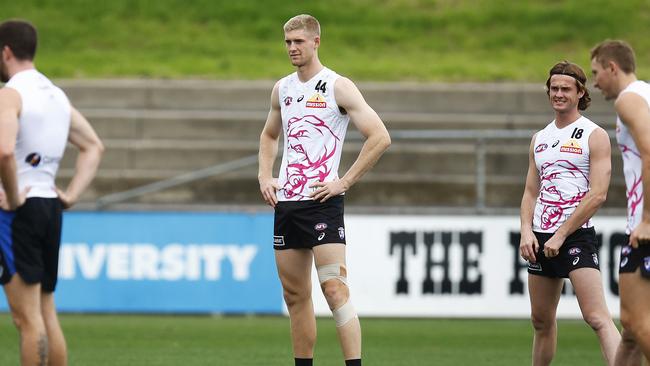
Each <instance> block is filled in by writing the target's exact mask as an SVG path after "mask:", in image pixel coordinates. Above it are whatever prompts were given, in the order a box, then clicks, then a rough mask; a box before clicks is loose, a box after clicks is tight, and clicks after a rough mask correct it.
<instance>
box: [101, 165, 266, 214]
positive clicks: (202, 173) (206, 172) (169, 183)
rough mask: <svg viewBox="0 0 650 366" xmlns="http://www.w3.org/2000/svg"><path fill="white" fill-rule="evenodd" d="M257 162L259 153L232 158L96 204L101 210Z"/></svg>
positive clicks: (108, 197)
mask: <svg viewBox="0 0 650 366" xmlns="http://www.w3.org/2000/svg"><path fill="white" fill-rule="evenodd" d="M255 163H257V154H255V155H250V156H247V157H245V158H241V159H236V160H232V161H229V162H226V163H222V164H217V165H214V166H211V167H208V168H204V169H200V170H195V171H192V172H189V173H185V174H181V175H178V176H175V177H172V178H169V179H165V180H161V181H158V182H154V183H151V184H146V185H143V186H140V187H136V188H133V189H129V190H127V191H123V192H119V193H112V194H109V195H106V196H103V197H100V198H98V199H97V201H96V206H97V209H98V210H101V209H104V208H106V207H107V206H110V205H112V204H115V203H118V202H123V201H126V200H128V199H131V198H135V197H139V196H142V195H145V194H148V193H153V192H158V191H162V190H163V189H167V188H171V187H175V186H179V185H181V184H185V183H190V182H194V181H196V180H199V179H203V178H208V177H213V176H216V175H220V174H225V173H230V172H232V171H235V170H238V169H241V168H245V167H247V166H249V165H253V164H255Z"/></svg>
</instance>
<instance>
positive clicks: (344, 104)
mask: <svg viewBox="0 0 650 366" xmlns="http://www.w3.org/2000/svg"><path fill="white" fill-rule="evenodd" d="M284 36H285V37H284V41H285V44H286V47H287V52H288V54H289V58H290V60H291V64H292V65H293V66H295V67H296V69H297V70H296V72H295V73H293V74H291V75H289V76H287V77H285V78H283V79H282V80H280V81H279V82H277V83H276V84H275V86H274V87H273V91H272V92H271V110H270V111H269V115H268V117H267V120H266V124H265V126H264V129H263V131H262V134H261V136H260V152H259V177H258V178H259V183H260V191H261V193H262V197H263V199H264V201H265V202H266V203H267V204H269V205H270V206H272V207H273V208H274V209H275V224H274V233H273V248H274V249H275V259H276V263H277V267H278V274H279V276H280V281H281V282H282V287H283V289H284V299H285V302H286V304H287V308H288V310H289V317H290V319H291V339H292V344H293V353H294V363H295V365H296V366H310V365H312V363H313V355H314V345H315V342H316V320H315V317H314V309H313V304H312V300H311V294H312V289H311V271H312V266H313V265H314V264H315V266H316V271H317V274H318V278H319V281H320V284H321V289H322V292H323V294H324V295H325V299H326V300H327V303H328V305H329V307H330V309H331V310H332V314H333V316H334V320H335V322H336V326H337V333H338V336H339V341H340V344H341V349H342V351H343V357H344V359H345V364H346V365H347V366H355V365H361V327H360V324H359V319H358V317H357V315H356V312H355V310H354V307H353V306H352V301H351V296H350V291H349V289H348V282H347V267H346V265H345V243H346V241H345V226H344V224H343V200H344V195H343V193H344V192H345V191H347V190H348V189H349V188H350V187H351V186H352V185H353V184H354V183H356V182H357V181H358V180H359V178H361V176H362V175H363V174H364V173H365V172H366V171H368V170H369V169H370V168H371V167H372V166H373V165H374V164H375V163H376V162H377V160H378V159H379V157H380V156H381V155H382V153H383V152H384V151H385V150H386V149H387V148H388V146H389V145H390V136H389V135H388V132H387V131H386V127H385V126H384V124H383V122H382V121H381V119H380V118H379V116H378V115H377V113H375V111H374V110H373V109H372V108H370V106H368V104H367V103H366V102H365V100H364V99H363V96H362V95H361V93H360V92H359V90H358V89H357V87H356V86H355V85H354V83H353V82H352V81H350V80H349V79H347V78H345V77H341V76H339V75H337V74H336V73H335V72H333V71H332V70H330V69H328V68H326V67H324V66H323V65H322V64H321V62H320V60H319V59H318V47H319V46H320V40H321V38H320V25H319V23H318V21H317V20H316V19H315V18H314V17H312V16H310V15H305V14H303V15H298V16H295V17H293V18H291V19H290V20H289V21H288V22H287V23H286V24H285V25H284ZM349 121H352V123H353V124H354V125H355V127H356V128H357V129H358V130H359V131H360V132H361V134H362V135H363V136H364V137H365V138H366V140H365V142H364V144H363V147H362V148H361V151H360V153H359V156H358V158H357V160H356V161H355V162H354V164H352V166H351V167H350V168H349V169H348V170H347V172H346V173H345V174H344V175H343V176H339V172H338V166H339V161H340V158H341V152H342V146H343V141H344V139H345V132H346V129H347V125H348V122H349ZM281 133H283V134H284V142H285V144H284V151H283V157H282V165H281V167H280V171H279V179H274V178H273V162H274V160H275V157H276V155H277V151H278V141H279V137H280V134H281Z"/></svg>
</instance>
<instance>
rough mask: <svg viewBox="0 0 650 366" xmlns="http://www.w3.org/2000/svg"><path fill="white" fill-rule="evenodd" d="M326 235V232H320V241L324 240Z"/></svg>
mask: <svg viewBox="0 0 650 366" xmlns="http://www.w3.org/2000/svg"><path fill="white" fill-rule="evenodd" d="M324 237H325V233H320V235H318V241H321V240H323V238H324Z"/></svg>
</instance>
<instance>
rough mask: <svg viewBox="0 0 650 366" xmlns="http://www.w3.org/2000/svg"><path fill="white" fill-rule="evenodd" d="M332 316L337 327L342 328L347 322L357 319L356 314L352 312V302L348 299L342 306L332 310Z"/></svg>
mask: <svg viewBox="0 0 650 366" xmlns="http://www.w3.org/2000/svg"><path fill="white" fill-rule="evenodd" d="M332 314H333V315H334V321H335V322H336V326H337V327H342V326H344V325H345V324H347V322H349V321H350V320H352V319H355V318H356V317H357V312H356V311H355V310H354V306H352V302H351V301H350V299H349V298H348V301H347V302H346V303H345V304H343V306H341V307H340V308H338V309H336V310H333V311H332Z"/></svg>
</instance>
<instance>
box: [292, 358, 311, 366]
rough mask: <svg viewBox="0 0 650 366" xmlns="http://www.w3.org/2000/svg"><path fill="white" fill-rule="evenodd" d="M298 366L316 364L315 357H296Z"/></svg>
mask: <svg viewBox="0 0 650 366" xmlns="http://www.w3.org/2000/svg"><path fill="white" fill-rule="evenodd" d="M294 361H295V362H296V366H312V365H313V364H314V359H313V358H294Z"/></svg>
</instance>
